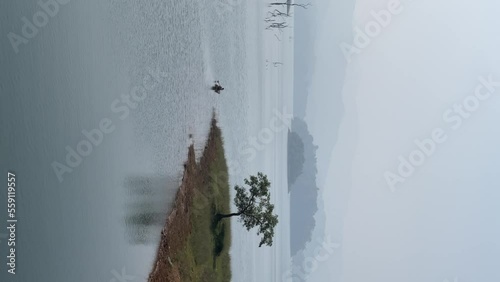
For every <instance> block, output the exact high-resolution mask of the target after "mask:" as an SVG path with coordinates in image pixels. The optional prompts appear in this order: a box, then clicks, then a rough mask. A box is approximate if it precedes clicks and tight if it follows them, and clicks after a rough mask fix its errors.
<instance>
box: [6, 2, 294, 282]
mask: <svg viewBox="0 0 500 282" xmlns="http://www.w3.org/2000/svg"><path fill="white" fill-rule="evenodd" d="M61 2H62V1H61ZM229 2H230V3H233V4H227V3H225V2H223V1H221V2H218V1H194V0H193V1H182V2H181V1H145V0H144V1H115V0H110V1H97V0H91V1H90V0H89V1H76V0H74V1H69V3H67V4H65V5H59V9H58V10H57V12H54V16H53V17H48V18H47V23H46V25H44V26H43V27H40V28H38V32H37V34H36V35H34V36H33V37H32V38H28V39H26V41H27V42H26V44H24V43H22V44H20V45H19V46H17V48H18V52H17V53H16V52H15V51H14V48H13V46H12V45H11V43H10V42H9V38H8V37H7V36H6V35H7V34H9V32H13V33H15V34H17V35H20V36H21V35H22V34H23V30H22V27H23V24H24V23H23V20H22V18H23V17H26V18H27V19H28V20H29V21H31V22H32V20H33V16H34V15H35V14H36V13H38V12H39V11H40V10H41V7H40V6H38V5H37V4H36V3H35V2H28V1H26V2H20V1H16V2H6V3H4V4H2V9H1V10H2V11H1V14H2V18H1V19H2V20H1V26H0V29H1V31H2V33H1V34H2V36H3V39H2V40H1V41H0V42H1V43H0V46H1V50H2V53H1V56H0V66H1V67H0V94H1V95H2V98H3V102H2V104H1V115H2V118H1V121H0V122H1V127H2V129H4V130H2V138H1V141H0V142H1V143H0V145H1V148H2V150H4V151H3V152H4V153H3V154H2V155H3V156H4V157H3V158H2V162H1V166H2V171H3V172H4V173H6V171H14V172H15V173H16V175H17V195H16V196H17V217H18V220H19V222H18V224H17V240H18V241H17V242H18V243H17V256H18V259H17V269H16V270H17V274H16V276H15V280H12V281H119V277H117V275H116V274H117V273H118V274H122V271H123V270H124V271H125V272H126V274H128V275H131V276H134V277H135V278H134V280H133V281H143V280H144V279H145V278H146V277H147V275H148V273H149V270H150V268H151V264H152V261H153V259H154V255H155V252H156V244H157V241H158V235H159V228H160V226H161V222H163V219H164V217H165V215H166V213H167V211H168V209H169V205H170V204H171V201H172V199H173V196H174V195H175V191H176V189H177V186H178V182H179V180H180V177H181V173H182V164H183V162H184V161H185V159H186V155H187V147H188V145H189V144H191V143H194V144H195V147H196V148H197V152H198V153H200V152H201V150H202V148H203V144H204V141H205V136H206V135H207V133H208V129H209V121H210V117H211V115H212V112H213V111H215V113H216V115H217V117H218V120H219V123H220V126H221V127H222V130H223V135H224V140H225V147H226V153H227V158H228V160H229V161H230V165H231V167H232V168H233V171H232V174H231V179H230V182H231V183H232V184H236V183H241V182H242V179H243V177H246V176H248V174H249V173H256V172H257V171H263V172H265V173H267V174H268V175H269V177H270V179H271V182H272V183H273V189H276V193H275V195H276V196H275V197H274V200H275V201H276V207H277V210H278V212H279V213H280V225H279V228H278V230H277V234H278V235H277V236H276V240H275V245H274V246H273V247H272V248H261V249H258V248H257V245H258V238H257V237H256V236H255V235H254V234H255V232H252V231H251V232H247V231H246V230H244V229H243V228H238V226H237V225H236V224H235V229H234V230H233V237H234V239H233V246H232V250H231V254H232V258H233V277H234V281H269V280H270V279H279V278H278V277H280V275H281V272H283V269H286V268H287V266H286V262H287V261H288V257H287V256H288V251H287V246H288V241H287V240H288V239H287V238H288V236H289V234H288V223H287V222H288V220H287V215H288V207H287V203H288V198H287V197H288V196H287V193H286V191H287V189H286V170H285V168H286V132H287V130H286V129H283V130H278V131H276V130H274V131H273V132H272V133H273V134H272V136H271V137H265V140H264V141H265V142H261V143H263V144H261V145H262V146H259V147H258V148H257V149H255V153H256V154H255V157H251V158H250V157H249V155H245V154H242V149H245V148H247V149H248V146H249V145H248V144H249V142H250V141H249V140H252V138H257V140H261V138H262V136H264V135H263V134H262V132H263V130H266V129H268V128H270V124H271V121H272V120H273V118H274V117H275V116H276V111H278V112H280V113H283V112H287V113H290V111H291V109H292V108H293V107H292V104H291V103H292V102H291V96H292V89H291V78H292V74H293V61H292V58H293V56H292V54H293V46H292V43H291V42H289V40H288V37H289V36H291V32H292V31H291V30H288V31H285V33H284V34H279V33H278V35H279V36H281V37H282V38H283V40H282V41H278V40H277V39H276V38H275V36H274V34H273V33H272V32H269V31H265V26H264V22H263V19H264V15H265V12H266V9H267V8H266V6H265V5H264V4H263V3H262V2H260V1H255V2H247V1H240V2H241V3H240V2H239V1H229ZM229 2H228V3H229ZM221 3H222V4H221ZM224 3H225V4H224ZM42 20H43V19H42ZM266 60H268V61H270V62H272V61H280V62H283V63H284V64H283V65H282V66H278V67H275V66H273V65H272V64H271V65H270V64H269V63H266ZM214 80H220V81H221V83H222V84H223V86H224V87H225V88H226V90H225V91H224V93H223V94H222V95H220V96H218V95H215V94H213V93H212V92H211V91H210V90H209V87H210V86H211V84H212V83H213V81H214ZM284 106H286V107H284ZM103 128H104V129H105V130H107V131H106V132H103V131H105V130H103ZM97 129H99V132H101V134H102V135H100V134H99V133H96V132H98V131H97ZM86 135H90V136H91V137H90V138H89V137H87V136H86ZM190 135H191V136H190ZM92 142H93V143H92ZM86 145H87V146H86ZM89 145H90V147H89ZM6 148H7V149H8V150H5V149H6ZM252 148H253V147H252ZM79 151H80V152H83V154H80V153H78V152H79ZM68 152H76V154H79V155H80V156H79V157H78V156H73V157H70V158H69V160H67V155H68ZM74 154H75V153H74ZM81 155H83V156H81ZM63 165H64V166H66V168H67V171H65V172H64V171H62V172H61V168H62V167H63ZM54 166H57V167H58V169H59V171H60V172H59V176H58V175H57V173H55V170H54ZM5 196H6V195H5V193H2V194H1V196H0V197H1V201H2V203H5V201H6V199H5ZM158 199H165V200H159V201H158ZM2 206H3V204H2ZM281 213H283V215H281ZM143 215H148V216H149V217H150V218H143V217H142V216H143ZM6 216H7V215H6V212H1V213H0V221H1V222H5V220H6ZM137 218H139V219H140V220H139V223H138V222H137V220H133V219H137ZM0 234H1V233H0ZM1 238H2V237H0V239H1ZM6 248H7V246H6V242H5V241H4V240H2V242H1V243H0V250H1V254H2V257H3V259H2V261H4V262H5V261H6V258H5V256H4V254H6ZM3 265H5V264H3ZM2 269H3V268H2ZM5 275H6V272H5V271H2V272H1V274H0V277H4V276H5ZM10 278H11V279H12V277H10ZM113 279H115V280H113ZM1 280H2V281H6V280H4V278H2V279H1Z"/></svg>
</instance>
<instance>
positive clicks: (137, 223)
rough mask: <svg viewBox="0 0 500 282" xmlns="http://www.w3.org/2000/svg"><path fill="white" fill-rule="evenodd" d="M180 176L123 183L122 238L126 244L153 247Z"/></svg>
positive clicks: (133, 180)
mask: <svg viewBox="0 0 500 282" xmlns="http://www.w3.org/2000/svg"><path fill="white" fill-rule="evenodd" d="M180 180H181V175H180V174H179V175H173V176H152V175H151V176H130V177H127V178H126V179H125V181H124V187H125V189H126V191H127V198H126V208H125V218H124V221H125V226H126V235H127V238H128V241H129V243H130V244H133V245H138V244H143V245H147V244H157V243H158V240H159V236H160V232H161V229H162V228H163V226H164V224H165V220H166V218H167V213H168V212H169V210H170V208H171V206H172V203H173V201H174V199H175V194H176V192H177V189H178V188H179V184H180Z"/></svg>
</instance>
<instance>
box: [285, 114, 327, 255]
mask: <svg viewBox="0 0 500 282" xmlns="http://www.w3.org/2000/svg"><path fill="white" fill-rule="evenodd" d="M291 128H292V130H291V133H290V136H291V137H292V138H293V139H292V140H290V141H289V142H290V144H292V145H293V146H296V147H297V148H299V150H293V149H292V150H289V151H288V153H289V154H288V162H289V164H288V167H289V168H291V169H292V171H294V172H298V171H299V168H301V169H300V171H301V173H300V174H298V175H295V174H294V175H292V176H291V178H292V179H294V180H295V181H293V182H291V183H290V184H289V187H288V190H289V193H290V234H291V235H290V249H291V255H292V256H294V255H295V254H297V252H298V251H300V250H303V249H304V248H305V246H306V243H307V242H309V241H311V235H312V231H313V229H314V227H315V225H316V221H315V219H314V215H315V214H316V212H317V211H318V205H317V200H318V190H319V189H318V187H317V185H316V174H317V172H318V170H317V168H316V150H317V149H318V147H317V146H315V145H314V144H313V138H312V136H311V134H310V133H309V131H308V129H307V124H306V123H305V122H304V121H303V120H302V119H298V118H294V119H293V120H292V126H291ZM301 143H302V144H301ZM300 148H303V149H302V150H300ZM302 160H303V162H302V165H301V161H302ZM295 161H297V162H299V163H297V164H296V163H293V162H295Z"/></svg>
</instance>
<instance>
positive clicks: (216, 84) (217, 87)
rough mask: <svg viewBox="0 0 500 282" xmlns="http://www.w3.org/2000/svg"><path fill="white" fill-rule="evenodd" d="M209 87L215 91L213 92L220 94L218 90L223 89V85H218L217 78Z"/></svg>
mask: <svg viewBox="0 0 500 282" xmlns="http://www.w3.org/2000/svg"><path fill="white" fill-rule="evenodd" d="M211 89H212V90H213V91H215V93H217V94H220V92H221V91H222V90H224V87H222V86H221V85H220V83H219V81H218V80H216V81H215V85H214V86H212V88H211Z"/></svg>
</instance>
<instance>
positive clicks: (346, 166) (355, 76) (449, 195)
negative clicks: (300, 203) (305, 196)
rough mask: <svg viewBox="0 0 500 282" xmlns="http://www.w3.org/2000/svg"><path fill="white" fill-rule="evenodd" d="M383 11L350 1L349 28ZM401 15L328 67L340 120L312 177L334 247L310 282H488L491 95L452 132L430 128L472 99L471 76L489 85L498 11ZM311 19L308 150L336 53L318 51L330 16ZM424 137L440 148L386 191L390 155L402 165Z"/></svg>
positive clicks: (495, 237)
mask: <svg viewBox="0 0 500 282" xmlns="http://www.w3.org/2000/svg"><path fill="white" fill-rule="evenodd" d="M333 1H337V0H331V2H333ZM339 1H340V0H339ZM353 1H354V0H353ZM344 2H348V1H347V0H344ZM388 2H389V1H388V0H358V1H356V5H355V10H354V17H353V27H360V28H364V26H365V24H366V23H367V22H368V21H370V20H371V19H372V16H371V15H370V11H372V10H374V11H379V10H382V9H385V7H386V6H387V3H388ZM401 5H402V6H403V11H402V12H401V13H400V14H399V15H395V16H394V17H393V18H392V21H391V23H390V24H389V25H388V26H387V27H386V28H384V29H383V31H382V32H381V33H380V35H378V36H377V37H375V38H372V41H371V43H370V44H369V45H368V46H367V47H366V48H364V49H362V50H361V54H359V55H355V56H354V57H353V59H352V61H351V62H350V63H349V64H347V65H346V66H345V65H341V66H340V67H345V68H346V77H345V84H344V89H343V92H342V96H343V101H344V108H345V115H344V116H343V117H342V120H341V121H340V122H341V126H340V129H339V134H338V143H337V145H336V147H335V148H334V151H333V153H332V154H331V159H330V163H329V164H327V165H325V164H321V166H320V167H319V169H320V170H322V171H326V172H327V173H326V175H327V177H326V180H325V185H324V186H323V187H321V189H322V190H323V192H324V194H323V196H324V201H325V207H326V213H327V223H326V233H327V234H326V235H327V236H332V237H333V238H335V239H336V240H337V241H339V243H340V244H341V248H340V249H339V250H338V252H337V253H335V254H334V255H332V258H331V259H330V260H328V261H326V262H324V263H321V264H320V265H319V269H318V270H316V271H315V272H314V273H312V274H311V276H310V281H339V282H361V281H372V282H400V281H405V282H424V281H425V282H443V281H446V279H448V280H449V281H450V282H451V281H454V280H453V279H455V278H457V281H459V282H469V281H470V282H477V281H500V272H499V271H498V269H499V267H498V266H500V262H499V261H500V260H499V256H500V245H499V238H500V218H499V217H500V213H499V211H500V185H499V184H500V179H499V177H500V174H499V171H500V126H499V124H498V123H499V121H500V88H497V92H496V94H493V95H492V96H491V97H490V98H488V99H486V100H484V101H481V102H480V105H479V107H478V109H477V110H476V111H475V112H473V113H471V116H470V118H468V119H466V120H465V119H464V123H463V124H462V125H461V126H460V127H459V128H458V129H457V130H453V129H451V127H450V124H449V123H446V122H445V121H444V120H443V118H442V115H443V113H445V111H446V110H447V109H448V108H450V107H452V106H453V105H454V104H455V103H460V102H462V101H463V100H464V99H465V98H466V97H467V96H468V95H472V94H473V93H474V89H475V87H476V86H477V85H478V84H479V80H478V77H479V76H485V77H487V76H488V75H490V74H491V75H492V77H493V78H494V79H496V80H497V81H500V34H499V32H498V28H499V27H500V17H499V16H498V13H499V11H500V3H499V2H497V1H493V0H474V1H472V0H470V1H457V0H455V1H451V0H446V1H435V0H434V1H433V0H413V1H401ZM323 11H326V12H325V13H326V14H327V16H326V17H325V18H324V19H323V20H321V21H320V23H319V26H318V31H319V32H318V39H317V41H316V43H315V44H316V46H320V47H317V48H316V50H317V58H321V60H318V61H317V62H316V65H315V79H314V80H313V85H312V86H311V93H310V94H309V95H310V100H309V101H310V103H309V104H308V109H307V114H306V120H307V122H308V123H310V124H312V126H311V128H312V131H313V135H314V136H315V138H316V142H318V143H321V142H325V140H324V139H322V135H324V134H323V131H324V127H319V126H317V125H318V124H320V123H325V122H326V123H328V110H329V108H330V107H331V105H325V104H324V103H321V101H322V99H327V98H328V95H334V94H333V93H329V87H328V86H329V85H328V72H329V70H331V68H332V64H333V60H332V57H333V56H334V53H336V52H337V53H338V52H339V49H334V50H329V49H328V48H324V46H329V47H330V48H339V47H338V46H337V45H335V44H336V43H333V42H332V41H331V38H332V36H331V34H329V33H328V30H329V27H330V26H331V24H332V23H333V20H332V18H333V17H336V16H338V15H337V14H336V11H335V10H333V9H323ZM349 43H351V42H349ZM321 46H323V47H321ZM333 67H336V66H333ZM436 128H442V129H443V130H444V132H445V133H446V135H447V136H448V139H447V140H446V141H445V142H444V143H442V144H439V145H438V146H437V148H436V150H435V152H434V153H433V154H432V155H431V156H430V157H429V158H427V159H426V160H425V162H424V164H423V165H422V166H420V167H418V168H417V169H416V171H415V173H414V174H413V175H412V176H410V177H409V178H407V180H406V181H405V183H402V184H398V185H397V186H396V187H397V189H396V191H395V192H394V193H393V192H391V191H390V189H389V186H388V185H387V183H386V182H385V180H384V172H385V171H387V170H390V171H393V172H396V170H397V166H398V163H399V161H398V156H399V155H402V156H404V157H406V158H408V155H409V154H410V152H411V151H412V150H415V149H417V147H416V145H415V144H414V143H413V142H414V140H415V139H420V140H422V139H424V138H429V137H430V136H431V133H432V131H433V130H434V129H436ZM331 142H333V141H331ZM319 153H324V152H321V147H320V151H319ZM339 203H342V204H339ZM337 221H340V222H342V224H340V225H339V224H338V222H337Z"/></svg>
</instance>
